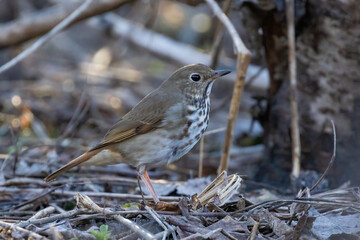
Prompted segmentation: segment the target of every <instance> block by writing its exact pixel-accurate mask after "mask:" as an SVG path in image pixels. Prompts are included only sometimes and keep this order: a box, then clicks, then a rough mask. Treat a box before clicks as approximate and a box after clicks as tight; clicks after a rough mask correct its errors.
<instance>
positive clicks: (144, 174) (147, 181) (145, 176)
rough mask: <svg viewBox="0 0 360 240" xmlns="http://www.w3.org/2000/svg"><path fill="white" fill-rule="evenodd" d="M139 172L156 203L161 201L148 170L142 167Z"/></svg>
mask: <svg viewBox="0 0 360 240" xmlns="http://www.w3.org/2000/svg"><path fill="white" fill-rule="evenodd" d="M138 174H139V176H140V178H141V180H142V181H143V183H144V184H145V186H146V187H147V189H148V190H149V193H150V195H151V196H152V198H153V199H154V202H155V204H157V203H158V202H160V200H159V197H158V196H157V194H156V192H155V190H154V187H153V185H152V184H151V181H150V178H149V175H148V173H147V171H146V170H145V169H144V168H140V169H139V170H138Z"/></svg>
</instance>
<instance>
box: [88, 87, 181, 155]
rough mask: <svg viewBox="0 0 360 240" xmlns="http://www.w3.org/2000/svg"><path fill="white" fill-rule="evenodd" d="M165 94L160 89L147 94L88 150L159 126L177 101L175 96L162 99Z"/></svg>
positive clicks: (111, 143) (102, 146) (105, 145)
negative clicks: (96, 144) (99, 141)
mask: <svg viewBox="0 0 360 240" xmlns="http://www.w3.org/2000/svg"><path fill="white" fill-rule="evenodd" d="M165 95H166V94H165V93H163V92H161V91H156V92H152V93H150V94H149V95H147V96H146V97H145V98H144V99H143V100H142V101H141V102H139V103H138V104H137V105H136V106H135V107H134V108H133V109H132V110H131V111H130V112H128V113H127V114H126V115H125V116H124V117H123V118H121V119H120V120H119V121H118V122H117V123H116V124H115V125H114V126H112V127H111V128H110V130H109V131H108V132H107V134H106V135H105V137H104V139H103V140H102V141H101V143H100V144H99V145H98V146H96V147H94V148H92V149H91V150H89V151H94V150H98V149H101V148H106V147H108V146H110V145H113V144H116V143H119V142H122V141H124V140H126V139H129V138H132V137H134V136H137V135H140V134H144V133H147V132H149V131H152V130H154V129H156V128H158V127H160V126H161V123H162V122H163V120H164V118H165V114H166V111H167V110H168V108H169V107H170V106H172V105H173V104H175V103H177V101H178V99H177V98H176V97H173V98H171V99H169V100H168V101H163V99H164V98H166V96H165Z"/></svg>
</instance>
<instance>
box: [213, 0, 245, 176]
mask: <svg viewBox="0 0 360 240" xmlns="http://www.w3.org/2000/svg"><path fill="white" fill-rule="evenodd" d="M206 2H207V3H208V4H209V6H210V8H211V9H212V11H213V12H214V14H215V15H216V16H217V17H218V18H219V20H220V21H221V22H222V23H223V24H224V26H225V28H226V29H227V30H228V32H229V34H230V36H231V38H232V40H233V42H234V47H235V53H236V54H237V64H236V65H237V66H236V69H237V70H236V82H235V86H234V91H233V96H232V99H231V105H230V110H229V116H228V124H227V128H226V133H225V143H224V148H223V154H222V157H221V162H220V166H219V168H218V174H220V173H221V172H223V171H226V170H227V168H228V164H229V157H230V148H231V144H232V140H233V135H234V127H235V121H236V118H237V115H238V111H239V106H240V100H241V96H242V93H243V89H244V83H245V77H246V71H247V68H248V66H249V64H250V51H249V50H248V49H247V48H246V46H245V45H244V43H243V42H242V40H241V38H240V36H239V34H238V33H237V31H236V29H235V27H234V25H233V24H232V23H231V22H230V20H229V18H228V17H227V16H226V15H225V14H224V13H223V12H222V10H221V9H220V7H219V5H218V4H217V3H216V2H215V1H214V0H206Z"/></svg>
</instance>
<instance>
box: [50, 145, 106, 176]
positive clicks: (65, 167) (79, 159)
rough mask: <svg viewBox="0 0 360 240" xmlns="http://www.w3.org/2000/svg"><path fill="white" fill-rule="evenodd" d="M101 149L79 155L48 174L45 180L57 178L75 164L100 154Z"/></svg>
mask: <svg viewBox="0 0 360 240" xmlns="http://www.w3.org/2000/svg"><path fill="white" fill-rule="evenodd" d="M100 151H101V149H98V150H93V151H89V152H85V153H83V154H82V155H80V156H79V157H77V158H75V159H74V160H72V161H71V162H69V163H68V164H66V165H64V166H63V167H61V168H59V169H58V170H56V171H55V172H53V173H52V174H50V175H49V176H47V177H46V178H45V179H44V180H45V181H46V182H51V181H53V180H55V179H56V178H57V177H58V176H60V175H61V174H63V173H64V172H66V171H67V170H69V169H70V168H73V167H75V166H77V165H79V164H81V163H83V162H85V161H87V160H89V159H90V158H92V157H93V156H95V155H96V154H98V153H99V152H100Z"/></svg>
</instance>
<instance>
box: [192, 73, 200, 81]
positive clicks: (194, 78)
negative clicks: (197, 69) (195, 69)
mask: <svg viewBox="0 0 360 240" xmlns="http://www.w3.org/2000/svg"><path fill="white" fill-rule="evenodd" d="M189 78H190V80H191V81H194V82H198V81H200V80H201V76H200V74H198V73H192V74H191V75H190V77H189Z"/></svg>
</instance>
